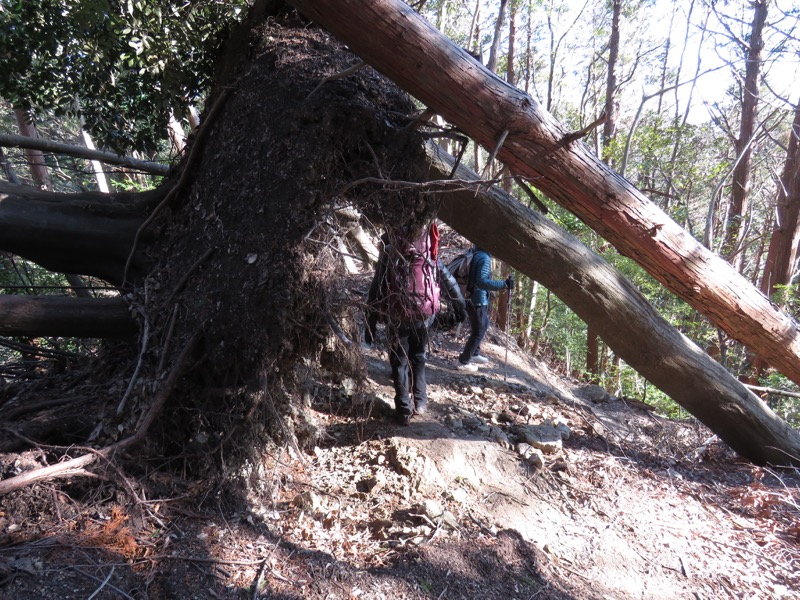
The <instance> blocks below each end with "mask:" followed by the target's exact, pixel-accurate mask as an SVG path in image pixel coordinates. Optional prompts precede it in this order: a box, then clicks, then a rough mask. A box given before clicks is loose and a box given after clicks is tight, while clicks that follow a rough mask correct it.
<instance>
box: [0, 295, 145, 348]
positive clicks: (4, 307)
mask: <svg viewBox="0 0 800 600" xmlns="http://www.w3.org/2000/svg"><path fill="white" fill-rule="evenodd" d="M137 330H138V326H137V324H136V321H134V320H133V318H132V317H131V315H130V312H129V310H128V305H127V303H126V302H125V300H123V299H122V298H72V297H69V296H5V295H0V335H4V336H25V337H39V336H64V337H82V338H107V337H126V336H130V335H134V334H135V333H136V332H137Z"/></svg>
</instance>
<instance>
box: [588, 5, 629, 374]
mask: <svg viewBox="0 0 800 600" xmlns="http://www.w3.org/2000/svg"><path fill="white" fill-rule="evenodd" d="M621 11H622V0H613V3H612V8H611V35H610V36H609V40H608V71H607V74H606V101H605V107H604V111H605V115H606V120H605V123H603V162H604V163H606V164H607V165H611V164H612V158H611V144H612V143H613V142H614V138H615V137H616V135H617V113H618V112H619V111H618V110H617V108H616V105H617V97H616V96H617V59H618V57H619V17H620V12H621ZM600 347H601V344H600V336H599V335H598V333H597V329H596V328H595V327H593V326H592V325H588V324H587V327H586V370H587V371H588V373H589V374H590V375H591V378H592V381H594V382H595V383H598V382H599V381H600V371H601V361H600Z"/></svg>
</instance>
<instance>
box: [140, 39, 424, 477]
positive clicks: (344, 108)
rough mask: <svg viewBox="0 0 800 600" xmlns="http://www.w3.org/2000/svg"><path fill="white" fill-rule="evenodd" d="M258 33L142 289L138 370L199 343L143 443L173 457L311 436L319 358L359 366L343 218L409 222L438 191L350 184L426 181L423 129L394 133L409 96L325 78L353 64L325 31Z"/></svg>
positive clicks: (348, 373)
mask: <svg viewBox="0 0 800 600" xmlns="http://www.w3.org/2000/svg"><path fill="white" fill-rule="evenodd" d="M258 43H260V45H261V46H260V49H259V50H258V51H257V52H258V57H257V58H256V59H255V60H252V61H251V62H250V63H249V66H248V70H247V71H246V72H244V73H242V74H241V75H239V76H238V77H237V79H236V80H235V82H234V83H233V85H232V90H231V91H230V92H229V97H228V98H227V99H226V100H225V101H224V102H225V104H224V108H223V110H222V112H221V113H220V115H219V117H218V118H217V120H216V121H215V122H214V123H213V130H212V131H211V133H210V135H209V138H208V141H207V142H206V147H205V148H204V149H203V151H202V160H201V161H200V162H199V163H198V165H197V167H196V174H195V176H194V177H193V179H192V183H191V186H190V187H189V188H188V189H187V190H186V193H184V194H183V195H182V197H180V199H179V200H178V202H177V206H176V208H175V209H174V210H172V211H168V212H165V214H164V215H163V218H161V219H160V222H159V223H157V224H156V225H155V226H154V231H158V232H159V235H158V237H157V239H158V242H156V243H155V244H154V246H153V249H152V252H153V255H154V256H160V257H163V258H162V259H161V260H160V262H159V264H158V266H157V268H156V269H155V270H154V272H153V273H152V275H151V276H150V277H149V278H148V279H147V280H146V281H145V283H144V285H143V286H142V288H141V293H139V294H138V295H137V298H138V301H139V302H141V303H142V306H143V311H142V312H143V314H144V315H147V318H149V319H150V320H151V323H150V329H151V331H152V332H153V333H152V334H151V339H152V340H153V341H154V342H155V343H153V345H152V347H153V352H152V353H151V354H150V355H148V356H146V357H145V360H146V368H145V371H146V372H147V373H148V376H145V377H144V378H143V380H144V381H148V380H150V381H153V380H159V379H161V378H164V377H166V372H167V371H168V370H169V369H172V368H175V367H176V365H175V357H177V356H178V355H179V353H180V349H181V348H183V347H184V346H185V345H186V344H188V343H189V340H191V339H193V337H194V336H197V335H198V334H199V340H200V341H199V343H198V347H197V349H196V351H194V352H193V353H192V356H191V358H189V359H188V360H187V364H186V365H179V366H178V368H182V369H183V371H184V375H183V376H182V378H181V380H180V384H179V389H178V390H176V392H175V393H174V394H173V395H172V398H170V400H169V403H168V405H167V407H166V409H165V410H164V413H163V415H162V417H161V418H160V419H159V420H158V423H157V429H156V431H157V436H155V437H153V438H152V439H153V440H154V441H155V440H157V443H158V444H159V445H163V446H164V450H166V452H167V453H168V454H178V453H180V452H181V450H182V449H183V448H187V447H190V448H194V454H195V456H196V455H197V453H198V452H199V453H201V454H202V453H204V452H205V453H208V455H209V457H214V456H221V455H224V456H225V457H226V458H225V461H226V462H227V464H226V465H225V468H226V469H230V464H231V462H233V463H235V462H236V457H237V455H238V457H240V458H241V459H246V458H251V457H250V456H249V454H250V452H249V450H250V449H258V448H260V447H262V446H263V440H264V438H266V437H268V438H271V439H283V440H292V441H294V440H296V441H297V442H298V443H299V444H300V445H303V444H306V443H308V442H313V441H314V440H315V439H316V437H317V436H318V434H319V431H318V428H317V426H316V424H314V423H312V422H310V421H308V420H307V419H306V417H305V415H304V407H305V403H306V402H307V401H308V398H309V396H310V394H311V392H312V387H313V384H314V379H315V377H316V375H317V372H316V369H315V365H317V364H321V366H322V367H323V368H324V369H325V370H326V371H327V373H328V374H329V376H330V377H331V378H332V379H333V381H334V382H335V381H337V380H338V378H341V377H353V378H356V379H358V378H360V377H361V376H362V375H363V364H362V363H361V357H360V353H359V352H358V351H357V350H354V348H353V343H355V347H356V348H357V342H358V339H359V333H358V328H359V325H358V322H359V319H360V317H359V314H358V313H359V310H360V309H359V305H358V302H357V300H358V297H357V296H356V295H355V294H354V293H353V291H352V290H349V289H347V287H346V286H345V285H344V284H343V281H344V277H343V276H344V269H343V260H342V253H343V252H350V251H349V250H346V249H344V250H343V248H344V246H343V245H342V243H341V242H342V241H343V240H344V227H345V226H347V223H346V221H343V220H342V219H341V218H340V217H339V214H338V213H339V212H340V211H342V210H344V209H348V208H349V209H351V210H352V209H355V210H356V211H357V212H358V213H360V214H362V215H364V217H363V218H364V219H366V220H369V221H372V222H373V223H380V222H388V223H399V222H408V221H411V220H414V219H415V218H417V219H418V218H419V217H420V216H424V215H426V214H429V213H430V207H431V205H432V202H433V198H431V197H429V196H427V195H425V194H420V193H419V192H416V191H409V192H398V191H386V190H385V189H384V186H383V185H382V184H381V183H380V182H377V183H376V182H374V181H373V182H371V183H367V182H364V183H363V184H359V185H348V184H351V183H352V182H354V181H357V180H363V179H374V180H380V179H400V180H410V181H415V180H419V179H420V177H421V169H422V168H423V166H424V164H425V162H424V155H423V152H422V145H421V140H420V138H419V136H418V135H416V134H414V133H413V132H410V130H406V129H404V128H405V127H407V126H408V124H409V122H410V119H411V118H412V116H413V115H412V113H413V106H412V104H411V102H410V101H409V99H408V98H407V96H405V95H404V94H403V93H402V92H400V91H399V90H398V89H397V88H395V87H394V86H393V85H392V84H390V83H389V82H388V81H387V80H385V79H384V78H382V77H381V76H379V75H378V74H377V73H375V72H374V71H372V70H369V69H363V70H361V71H359V72H357V73H355V74H354V75H352V76H350V77H347V78H342V79H335V80H331V81H327V82H325V83H323V85H321V86H319V84H320V82H321V81H322V80H323V79H324V78H325V77H328V76H331V75H335V74H336V73H339V72H341V71H344V70H346V69H347V68H348V67H350V66H351V65H352V64H353V63H354V62H357V59H355V57H353V56H352V55H350V54H349V53H347V52H345V51H344V50H343V48H341V47H340V46H339V45H338V44H337V43H335V42H333V41H332V40H331V39H330V38H328V37H327V36H326V35H325V34H324V33H322V32H320V31H317V30H313V29H306V28H296V29H295V28H284V27H280V26H267V27H265V28H264V29H263V30H262V37H261V39H260V40H259V41H258ZM318 86H319V87H318ZM253 107H258V109H257V110H253ZM245 116H246V117H247V118H246V119H245ZM346 186H347V191H346V194H343V193H342V190H344V189H345V187H346ZM185 274H187V275H188V280H187V281H186V284H185V285H184V286H183V287H182V288H181V289H180V290H177V291H176V289H175V287H176V284H177V282H179V281H181V279H182V278H183V277H184V276H185ZM173 315H174V317H173ZM173 318H174V319H175V326H174V328H173V326H172V324H171V320H172V319H173ZM170 330H172V331H173V333H172V336H171V339H168V338H167V334H168V332H169V331H170ZM195 339H197V338H195ZM167 343H168V344H169V346H168V347H167ZM164 352H167V353H168V354H167V357H168V359H167V360H166V361H165V362H164V366H163V367H162V368H159V367H158V364H159V363H160V362H162V361H163V360H164V358H163V357H164ZM144 397H145V399H147V395H145V396H144ZM148 401H149V400H148ZM137 412H138V411H137ZM223 446H225V447H226V449H225V450H222V447H223ZM219 466H222V465H219Z"/></svg>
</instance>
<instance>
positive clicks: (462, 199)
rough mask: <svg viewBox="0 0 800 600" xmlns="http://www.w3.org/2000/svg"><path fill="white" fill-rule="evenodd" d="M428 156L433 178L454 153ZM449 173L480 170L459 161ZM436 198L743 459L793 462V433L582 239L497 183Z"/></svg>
mask: <svg viewBox="0 0 800 600" xmlns="http://www.w3.org/2000/svg"><path fill="white" fill-rule="evenodd" d="M428 156H429V158H430V160H431V174H430V178H431V179H436V180H441V179H447V178H448V176H449V175H450V173H451V172H452V169H453V163H454V160H453V158H452V157H451V156H450V155H448V154H447V153H445V152H444V151H442V150H440V149H439V148H438V147H437V146H436V145H434V144H429V145H428ZM454 178H455V179H458V180H476V179H478V176H477V175H476V174H475V173H474V172H472V171H470V170H469V169H467V168H466V167H464V166H459V167H458V169H457V171H456V173H455V176H454ZM484 190H485V191H484ZM442 198H443V199H442V204H441V208H440V210H439V218H440V219H442V221H444V222H445V223H447V224H448V225H450V226H451V227H453V229H455V230H456V231H458V232H459V233H460V234H461V235H463V236H465V237H466V238H468V239H470V240H472V241H473V242H475V243H477V244H479V245H480V246H481V247H484V248H486V249H487V250H490V251H491V252H492V254H494V255H495V256H496V257H497V258H499V259H501V260H503V261H504V262H506V263H508V264H510V265H511V266H513V267H514V268H515V269H517V270H518V271H520V272H521V273H524V274H525V275H527V276H528V277H531V278H532V279H535V280H537V281H539V282H540V283H541V284H542V285H544V286H545V287H546V288H547V289H549V290H550V291H552V292H553V293H554V294H555V295H556V296H558V297H559V298H560V299H561V300H562V301H563V302H564V303H565V304H566V305H567V306H569V307H570V309H572V310H573V311H574V312H575V313H576V314H577V315H578V316H579V317H580V318H581V319H583V320H584V321H585V322H586V323H588V324H589V325H591V326H592V327H594V328H595V329H596V330H597V331H598V333H599V334H600V335H601V336H602V338H603V340H605V342H606V343H607V344H608V345H609V346H610V347H611V348H612V349H613V350H614V352H615V353H617V355H619V356H620V357H621V358H622V359H623V360H625V361H626V362H627V363H628V364H629V365H630V366H631V367H632V368H634V369H635V370H636V371H637V372H638V373H640V374H641V375H642V376H643V377H645V378H646V379H648V380H649V381H650V382H652V383H653V384H654V385H655V386H657V387H658V388H659V389H660V390H661V391H663V392H664V393H665V394H667V395H669V396H670V397H671V398H672V399H673V400H675V402H677V403H678V404H680V405H681V406H683V407H684V408H685V409H686V410H688V411H689V412H690V413H692V414H693V415H694V416H696V417H697V418H698V419H700V421H702V422H703V423H704V424H705V425H706V426H707V427H708V428H709V429H710V430H711V431H713V432H714V433H716V434H717V435H718V436H719V437H720V439H722V440H723V441H725V443H727V444H728V445H729V446H730V447H731V448H733V449H734V450H735V451H736V452H737V453H739V454H740V455H741V456H743V457H745V458H747V459H748V460H751V461H753V462H755V463H758V464H764V463H772V464H776V465H785V464H792V465H795V466H798V465H800V434H799V433H798V432H797V431H795V430H794V429H792V428H791V427H789V426H788V425H787V424H786V423H785V422H784V421H782V420H781V419H780V418H779V417H778V416H777V415H775V413H773V412H772V411H771V410H770V408H769V407H768V406H767V405H766V404H765V403H764V402H763V401H762V400H761V399H760V398H758V397H757V396H756V395H755V394H753V393H752V392H750V391H749V390H748V389H747V388H746V387H745V386H744V385H743V384H742V383H741V382H739V381H738V380H737V379H736V378H735V377H734V376H733V375H732V374H731V373H730V372H728V371H727V370H726V369H725V368H724V367H723V366H722V365H720V364H719V363H718V362H716V361H715V360H713V359H712V358H711V357H710V356H708V355H707V354H706V353H705V352H703V350H701V349H700V348H699V347H698V346H697V345H695V344H694V343H693V342H692V341H691V340H689V339H688V338H687V337H686V336H684V335H683V334H681V333H680V332H679V331H678V330H677V329H675V328H674V327H672V325H670V324H669V323H668V322H667V321H666V320H665V319H664V318H663V317H662V316H661V315H659V314H658V312H656V310H655V309H654V308H653V307H652V306H651V305H650V303H649V302H648V301H647V299H646V298H644V296H643V295H642V294H641V293H640V292H639V290H637V289H636V287H635V286H634V285H633V284H631V283H630V282H629V281H628V280H627V279H625V277H624V276H622V275H621V274H620V273H619V272H618V271H616V270H615V269H614V268H613V267H612V266H611V265H609V264H608V263H607V262H605V261H604V260H603V259H602V258H601V257H600V256H598V255H597V254H595V253H594V252H592V250H591V249H589V248H588V247H586V246H585V245H584V244H583V243H581V242H580V240H578V239H577V238H575V237H574V236H572V235H570V234H568V233H567V232H565V231H563V230H562V229H560V228H559V227H557V226H556V225H555V224H554V223H552V222H551V221H550V220H548V219H547V218H545V217H544V216H542V215H541V214H539V213H537V212H535V211H533V210H531V209H529V208H526V207H525V206H523V205H522V204H520V203H519V202H518V201H517V200H516V199H514V198H513V197H512V196H510V195H509V194H507V193H505V192H504V191H503V190H501V189H499V188H497V187H491V188H489V189H488V190H486V189H485V188H483V187H482V188H481V191H480V192H478V193H476V192H475V190H473V189H462V190H459V191H450V192H448V193H445V194H443V196H442ZM498 230H500V231H503V232H504V235H502V236H498V235H497V234H496V232H497V231H498Z"/></svg>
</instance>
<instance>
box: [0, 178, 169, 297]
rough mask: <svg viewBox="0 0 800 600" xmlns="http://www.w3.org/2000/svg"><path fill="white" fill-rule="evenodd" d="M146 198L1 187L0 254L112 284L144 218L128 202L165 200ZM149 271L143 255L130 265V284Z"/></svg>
mask: <svg viewBox="0 0 800 600" xmlns="http://www.w3.org/2000/svg"><path fill="white" fill-rule="evenodd" d="M163 193H164V192H163V190H156V191H154V192H151V193H148V194H139V195H138V196H135V195H131V194H119V195H104V194H98V193H95V194H91V193H85V194H70V195H67V194H53V193H47V192H37V191H35V190H31V189H30V188H24V187H19V186H12V185H9V184H4V185H0V240H2V242H0V243H1V244H2V249H3V250H5V251H7V252H11V253H12V254H17V255H18V256H21V257H23V258H26V259H28V260H32V261H33V262H35V263H37V264H39V265H41V266H42V267H44V268H46V269H49V270H50V271H54V272H56V273H74V274H80V275H92V276H94V277H99V278H101V279H104V280H106V281H108V282H110V283H112V284H114V285H120V284H121V283H122V277H123V270H124V268H125V262H126V261H127V259H128V255H129V253H130V251H131V248H132V247H133V239H134V236H135V235H136V231H137V230H138V229H139V227H140V226H141V224H142V223H143V222H144V215H143V213H142V212H141V211H139V210H137V209H136V208H135V207H134V206H133V204H132V203H131V202H130V200H131V198H135V197H136V198H139V199H141V200H143V201H144V200H147V202H144V203H148V202H151V201H152V199H154V198H157V197H159V196H163ZM146 270H147V263H146V260H145V258H144V254H143V253H142V252H137V254H136V255H135V256H134V258H133V261H132V264H131V272H130V273H129V278H128V279H129V281H136V280H137V279H138V278H139V277H140V276H142V275H143V274H144V273H145V272H146Z"/></svg>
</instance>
